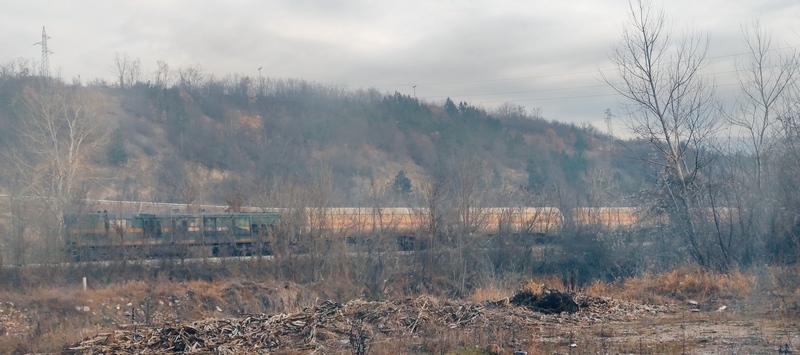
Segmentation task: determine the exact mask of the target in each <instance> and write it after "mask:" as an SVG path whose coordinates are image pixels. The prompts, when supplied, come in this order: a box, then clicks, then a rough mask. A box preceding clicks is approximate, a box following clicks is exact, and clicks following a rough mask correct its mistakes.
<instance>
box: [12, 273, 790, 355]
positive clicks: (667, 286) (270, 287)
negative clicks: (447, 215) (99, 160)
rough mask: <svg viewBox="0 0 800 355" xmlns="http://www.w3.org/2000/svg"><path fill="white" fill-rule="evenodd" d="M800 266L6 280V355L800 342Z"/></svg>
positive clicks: (746, 346)
mask: <svg viewBox="0 0 800 355" xmlns="http://www.w3.org/2000/svg"><path fill="white" fill-rule="evenodd" d="M798 275H800V270H795V269H793V268H792V269H761V270H754V271H751V272H748V273H737V272H734V273H728V274H714V273H709V272H704V271H698V270H695V269H679V270H675V271H670V272H668V273H664V274H657V275H643V276H641V277H638V278H635V279H628V280H624V282H618V283H600V282H598V283H595V284H593V285H588V286H585V287H582V288H580V289H578V290H571V289H569V288H566V287H564V285H563V284H559V282H558V280H557V279H552V278H551V279H540V280H536V281H534V280H529V281H526V282H523V284H521V285H520V284H519V283H515V284H509V285H499V287H494V286H491V287H483V288H477V289H475V290H473V292H472V294H471V295H469V296H467V297H464V298H459V299H451V298H448V297H446V296H443V295H438V296H436V295H414V296H403V295H395V296H389V295H387V297H386V298H385V299H384V300H380V301H369V300H365V299H364V298H363V296H359V295H358V294H355V295H352V296H348V295H340V296H338V297H337V295H338V292H333V293H331V292H330V291H331V290H332V289H333V287H332V286H331V285H329V284H324V285H298V284H293V283H288V282H275V281H261V282H259V281H252V280H248V279H244V278H241V279H236V280H224V281H213V282H211V281H199V280H198V281H185V282H173V281H169V280H162V279H157V280H150V281H126V282H120V283H114V284H107V285H96V287H90V288H89V289H88V290H83V289H82V288H81V287H73V288H65V287H63V286H62V287H47V286H39V287H36V288H29V289H27V290H24V291H19V290H18V291H12V290H0V353H2V354H24V353H68V354H100V353H119V354H124V353H142V354H146V353H150V354H164V353H174V352H186V353H216V354H240V353H245V354H249V353H274V354H404V353H412V354H465V355H466V354H514V352H515V351H517V350H519V351H525V352H527V354H529V355H534V354H791V353H795V354H797V353H800V339H798V336H799V335H800V326H798V324H800V305H798V304H800V276H798ZM331 299H338V300H343V301H334V300H331ZM520 354H521V353H520Z"/></svg>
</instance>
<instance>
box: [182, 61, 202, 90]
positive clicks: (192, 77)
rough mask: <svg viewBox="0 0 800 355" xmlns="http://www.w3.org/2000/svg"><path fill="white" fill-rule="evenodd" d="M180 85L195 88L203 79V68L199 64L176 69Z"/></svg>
mask: <svg viewBox="0 0 800 355" xmlns="http://www.w3.org/2000/svg"><path fill="white" fill-rule="evenodd" d="M178 80H180V85H181V86H182V87H185V88H187V89H197V88H199V87H200V84H201V82H202V81H203V68H202V67H201V66H200V64H196V65H192V66H188V67H185V68H180V69H178Z"/></svg>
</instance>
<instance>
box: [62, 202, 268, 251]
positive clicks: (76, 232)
mask: <svg viewBox="0 0 800 355" xmlns="http://www.w3.org/2000/svg"><path fill="white" fill-rule="evenodd" d="M279 220H280V215H279V214H277V213H269V212H260V213H223V212H213V213H175V214H152V213H127V212H126V213H108V212H97V213H79V214H67V215H65V216H64V224H65V227H66V242H67V248H68V250H69V251H70V252H71V254H72V256H73V258H74V259H75V260H76V261H84V260H107V259H112V258H119V257H122V256H131V257H134V258H138V257H158V256H188V255H196V254H200V255H209V254H210V255H212V256H218V255H242V254H251V253H256V252H260V253H269V251H270V250H269V243H268V238H266V237H267V236H269V235H270V234H271V233H272V228H273V227H274V226H275V225H276V224H277V223H278V221H279Z"/></svg>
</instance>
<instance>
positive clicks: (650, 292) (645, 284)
mask: <svg viewBox="0 0 800 355" xmlns="http://www.w3.org/2000/svg"><path fill="white" fill-rule="evenodd" d="M755 285H756V278H755V277H754V276H750V275H746V274H743V273H741V272H739V271H731V272H730V273H727V274H721V273H716V272H711V271H705V270H702V269H699V268H696V267H683V268H679V269H676V270H673V271H670V272H666V273H662V274H655V275H654V274H645V275H642V276H640V277H637V278H632V279H628V280H625V282H623V283H621V284H617V285H613V284H612V285H607V284H606V285H603V284H598V283H595V284H592V285H590V286H589V287H588V289H589V290H590V293H593V294H597V293H604V294H605V295H613V296H615V297H619V298H622V299H628V300H636V301H640V302H646V303H650V304H663V303H665V302H669V301H670V300H679V301H686V300H697V301H701V300H709V299H744V298H746V297H747V296H749V295H750V292H751V291H752V289H753V287H754V286H755Z"/></svg>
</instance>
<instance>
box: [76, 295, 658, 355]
mask: <svg viewBox="0 0 800 355" xmlns="http://www.w3.org/2000/svg"><path fill="white" fill-rule="evenodd" d="M551 294H552V293H551ZM551 294H543V295H523V296H520V295H519V294H518V295H517V296H515V297H514V298H513V299H512V300H508V299H505V300H501V301H495V302H492V301H488V302H482V303H470V302H465V301H453V300H442V299H438V298H433V297H429V296H420V297H417V298H410V299H404V300H398V301H386V302H367V301H363V300H354V301H350V302H347V303H344V304H342V303H337V302H332V301H324V302H322V303H320V304H319V305H317V306H315V307H310V308H306V309H304V310H303V311H302V312H298V313H292V314H274V315H266V314H244V315H241V317H239V318H229V319H204V320H199V321H195V322H190V323H184V324H172V325H170V324H168V325H162V326H157V327H139V328H131V327H129V329H124V330H116V331H110V332H104V333H99V334H97V335H95V336H92V337H89V338H86V339H84V340H82V341H81V342H79V343H77V344H74V345H72V346H70V347H68V348H67V349H65V353H72V354H101V353H141V354H161V353H174V352H186V353H205V352H211V351H213V352H214V353H219V354H234V353H237V354H238V353H268V352H274V351H277V350H289V349H291V350H311V349H327V350H328V351H332V352H338V351H336V349H339V350H341V351H345V349H354V348H358V347H363V346H364V343H365V342H369V341H372V340H373V339H376V338H383V339H392V338H397V337H402V336H408V335H422V336H424V335H425V334H431V333H435V332H439V331H441V330H442V329H457V330H459V331H464V332H471V331H474V330H476V329H482V327H486V326H490V325H492V326H498V325H499V326H506V327H521V326H522V327H524V326H534V325H541V324H547V323H551V322H556V323H562V322H568V323H579V322H589V323H591V322H596V321H607V320H617V319H619V320H621V319H634V318H636V317H639V316H641V315H642V314H645V313H646V314H649V315H651V314H653V313H661V312H666V311H667V310H666V309H664V308H663V307H655V306H643V305H634V304H630V303H627V302H623V301H619V300H610V299H603V298H597V297H589V296H574V295H569V294H564V293H558V294H554V295H553V296H551ZM532 296H534V297H532ZM526 297H527V298H526ZM556 298H558V299H557V300H556ZM526 299H527V300H528V301H531V300H532V299H536V300H538V302H539V303H536V302H537V301H535V300H534V301H532V302H534V303H536V304H537V306H533V307H532V306H530V305H528V304H526V303H525V302H516V301H514V300H518V301H519V300H526ZM542 302H544V303H542ZM545 303H546V304H545ZM516 305H519V306H521V307H518V306H516ZM543 305H550V306H555V307H556V308H559V309H563V311H562V312H557V311H556V310H550V311H546V312H542V306H543ZM573 307H574V308H573Z"/></svg>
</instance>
